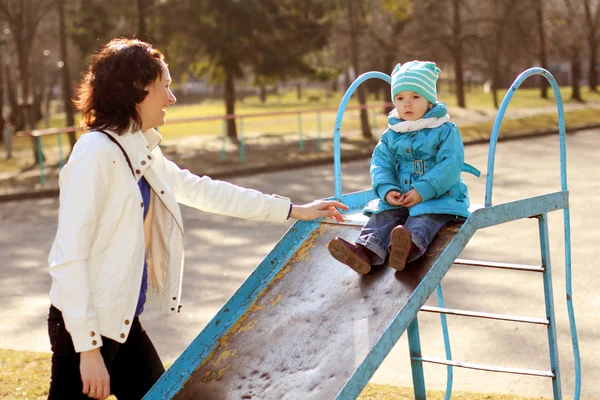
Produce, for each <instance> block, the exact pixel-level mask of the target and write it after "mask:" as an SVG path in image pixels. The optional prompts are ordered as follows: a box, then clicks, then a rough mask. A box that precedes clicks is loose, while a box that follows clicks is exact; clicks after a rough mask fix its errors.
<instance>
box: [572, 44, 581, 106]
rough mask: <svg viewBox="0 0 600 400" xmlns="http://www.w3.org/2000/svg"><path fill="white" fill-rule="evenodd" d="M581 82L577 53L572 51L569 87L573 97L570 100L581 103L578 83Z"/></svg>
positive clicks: (579, 62) (579, 61)
mask: <svg viewBox="0 0 600 400" xmlns="http://www.w3.org/2000/svg"><path fill="white" fill-rule="evenodd" d="M580 80H581V60H580V59H579V52H578V51H574V52H573V55H572V57H571V87H572V88H573V95H572V96H571V100H575V101H583V99H582V98H581V88H580V85H579V81H580Z"/></svg>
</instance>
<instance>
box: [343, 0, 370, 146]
mask: <svg viewBox="0 0 600 400" xmlns="http://www.w3.org/2000/svg"><path fill="white" fill-rule="evenodd" d="M345 3H346V11H347V16H348V28H349V34H350V59H351V64H352V68H354V73H355V74H356V76H358V75H360V74H361V73H362V69H361V65H360V62H359V60H360V59H361V57H360V48H359V43H358V37H359V35H361V33H362V30H363V29H362V27H363V22H362V21H361V19H360V18H361V16H362V15H364V14H363V9H364V0H346V2H345ZM357 92H358V102H359V104H360V105H361V107H362V106H366V104H367V96H366V94H365V89H364V87H363V86H362V85H361V86H359V87H358V89H357ZM360 124H361V130H362V135H363V137H364V138H365V139H372V138H373V133H372V132H371V126H370V125H369V114H368V113H367V110H366V109H365V108H361V110H360Z"/></svg>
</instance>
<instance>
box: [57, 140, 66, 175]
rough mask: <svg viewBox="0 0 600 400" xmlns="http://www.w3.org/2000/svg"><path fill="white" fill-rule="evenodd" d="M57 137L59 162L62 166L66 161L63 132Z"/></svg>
mask: <svg viewBox="0 0 600 400" xmlns="http://www.w3.org/2000/svg"><path fill="white" fill-rule="evenodd" d="M57 139H58V164H59V165H60V167H61V168H62V167H63V166H64V165H65V162H64V160H63V153H62V133H59V134H58V136H57Z"/></svg>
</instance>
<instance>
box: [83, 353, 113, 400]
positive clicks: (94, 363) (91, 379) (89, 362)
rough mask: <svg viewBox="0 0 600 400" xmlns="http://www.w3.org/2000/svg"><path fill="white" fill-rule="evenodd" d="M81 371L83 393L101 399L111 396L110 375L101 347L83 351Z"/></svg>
mask: <svg viewBox="0 0 600 400" xmlns="http://www.w3.org/2000/svg"><path fill="white" fill-rule="evenodd" d="M79 372H80V373H81V380H82V381H83V394H87V396H88V397H89V398H91V399H99V400H104V399H106V398H107V397H108V396H110V377H109V375H108V371H107V370H106V365H105V364H104V359H103V358H102V354H100V349H94V350H89V351H83V352H81V354H80V361H79Z"/></svg>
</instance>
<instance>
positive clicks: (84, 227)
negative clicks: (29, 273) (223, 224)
mask: <svg viewBox="0 0 600 400" xmlns="http://www.w3.org/2000/svg"><path fill="white" fill-rule="evenodd" d="M107 132H108V133H109V134H111V136H112V137H114V138H115V139H116V140H117V141H118V142H119V143H120V144H121V146H122V147H123V149H124V150H125V152H126V153H127V155H128V156H129V159H130V160H131V163H132V166H133V169H134V171H135V177H134V175H133V174H132V172H131V170H130V168H129V165H128V163H127V161H126V159H125V157H124V155H123V153H122V152H121V150H120V149H119V147H118V146H117V145H116V144H115V143H113V142H111V141H110V139H109V138H108V137H106V135H105V134H103V133H101V132H88V133H86V134H84V135H82V136H81V138H80V139H79V140H78V141H77V143H76V145H75V147H74V149H73V152H72V154H71V156H70V158H69V162H68V163H67V164H66V165H65V166H64V168H63V169H62V170H61V172H60V178H59V186H60V208H59V215H58V230H57V233H56V238H55V240H54V244H53V245H52V249H51V250H50V255H49V257H48V262H49V264H50V275H51V276H52V287H51V289H50V301H51V303H52V304H53V305H54V306H55V307H56V308H58V309H59V310H61V311H62V314H63V318H64V320H65V326H66V328H67V330H68V331H69V333H70V334H71V336H72V338H73V344H74V346H75V351H77V352H81V351H87V350H91V349H94V348H97V347H100V346H102V339H101V337H100V336H101V335H102V336H106V337H108V338H111V339H113V340H116V341H118V342H121V343H122V342H124V341H125V340H126V339H127V336H128V334H129V329H130V327H131V320H132V319H133V317H134V314H135V309H136V305H137V302H138V297H139V293H140V286H141V281H142V272H143V265H144V257H146V261H147V263H148V291H147V300H146V304H147V305H150V306H153V307H155V308H159V309H162V310H165V311H167V312H170V313H172V312H175V311H178V307H179V298H180V296H181V276H182V272H183V222H182V219H181V212H180V210H179V205H178V204H177V203H182V204H185V205H187V206H191V207H195V208H197V209H199V210H203V211H207V212H211V213H217V214H222V215H229V216H234V217H239V218H246V219H254V220H271V221H284V220H285V219H286V217H287V216H288V212H289V209H290V204H291V203H290V200H289V199H287V198H284V197H279V196H276V195H265V194H263V193H260V192H258V191H256V190H252V189H246V188H242V187H239V186H236V185H233V184H230V183H227V182H222V181H213V180H212V179H210V178H209V177H206V176H204V177H198V176H196V175H194V174H192V173H191V172H189V171H187V170H181V169H179V167H177V165H175V164H174V163H173V162H171V161H169V160H167V159H166V158H165V157H164V156H163V154H162V152H161V150H160V148H159V147H158V143H159V142H160V140H161V136H160V135H159V134H158V132H156V131H155V130H154V129H151V130H149V131H147V132H145V133H142V132H141V131H137V132H130V133H127V134H125V135H122V136H119V135H116V134H115V133H113V132H110V131H107ZM142 176H144V177H145V178H146V180H147V181H148V183H149V184H150V186H151V188H152V190H151V196H150V197H151V201H150V207H149V211H148V215H147V216H146V219H145V221H144V218H143V212H144V204H143V200H142V195H141V193H140V190H139V187H138V180H139V179H140V178H141V177H142ZM146 244H147V245H146Z"/></svg>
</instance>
